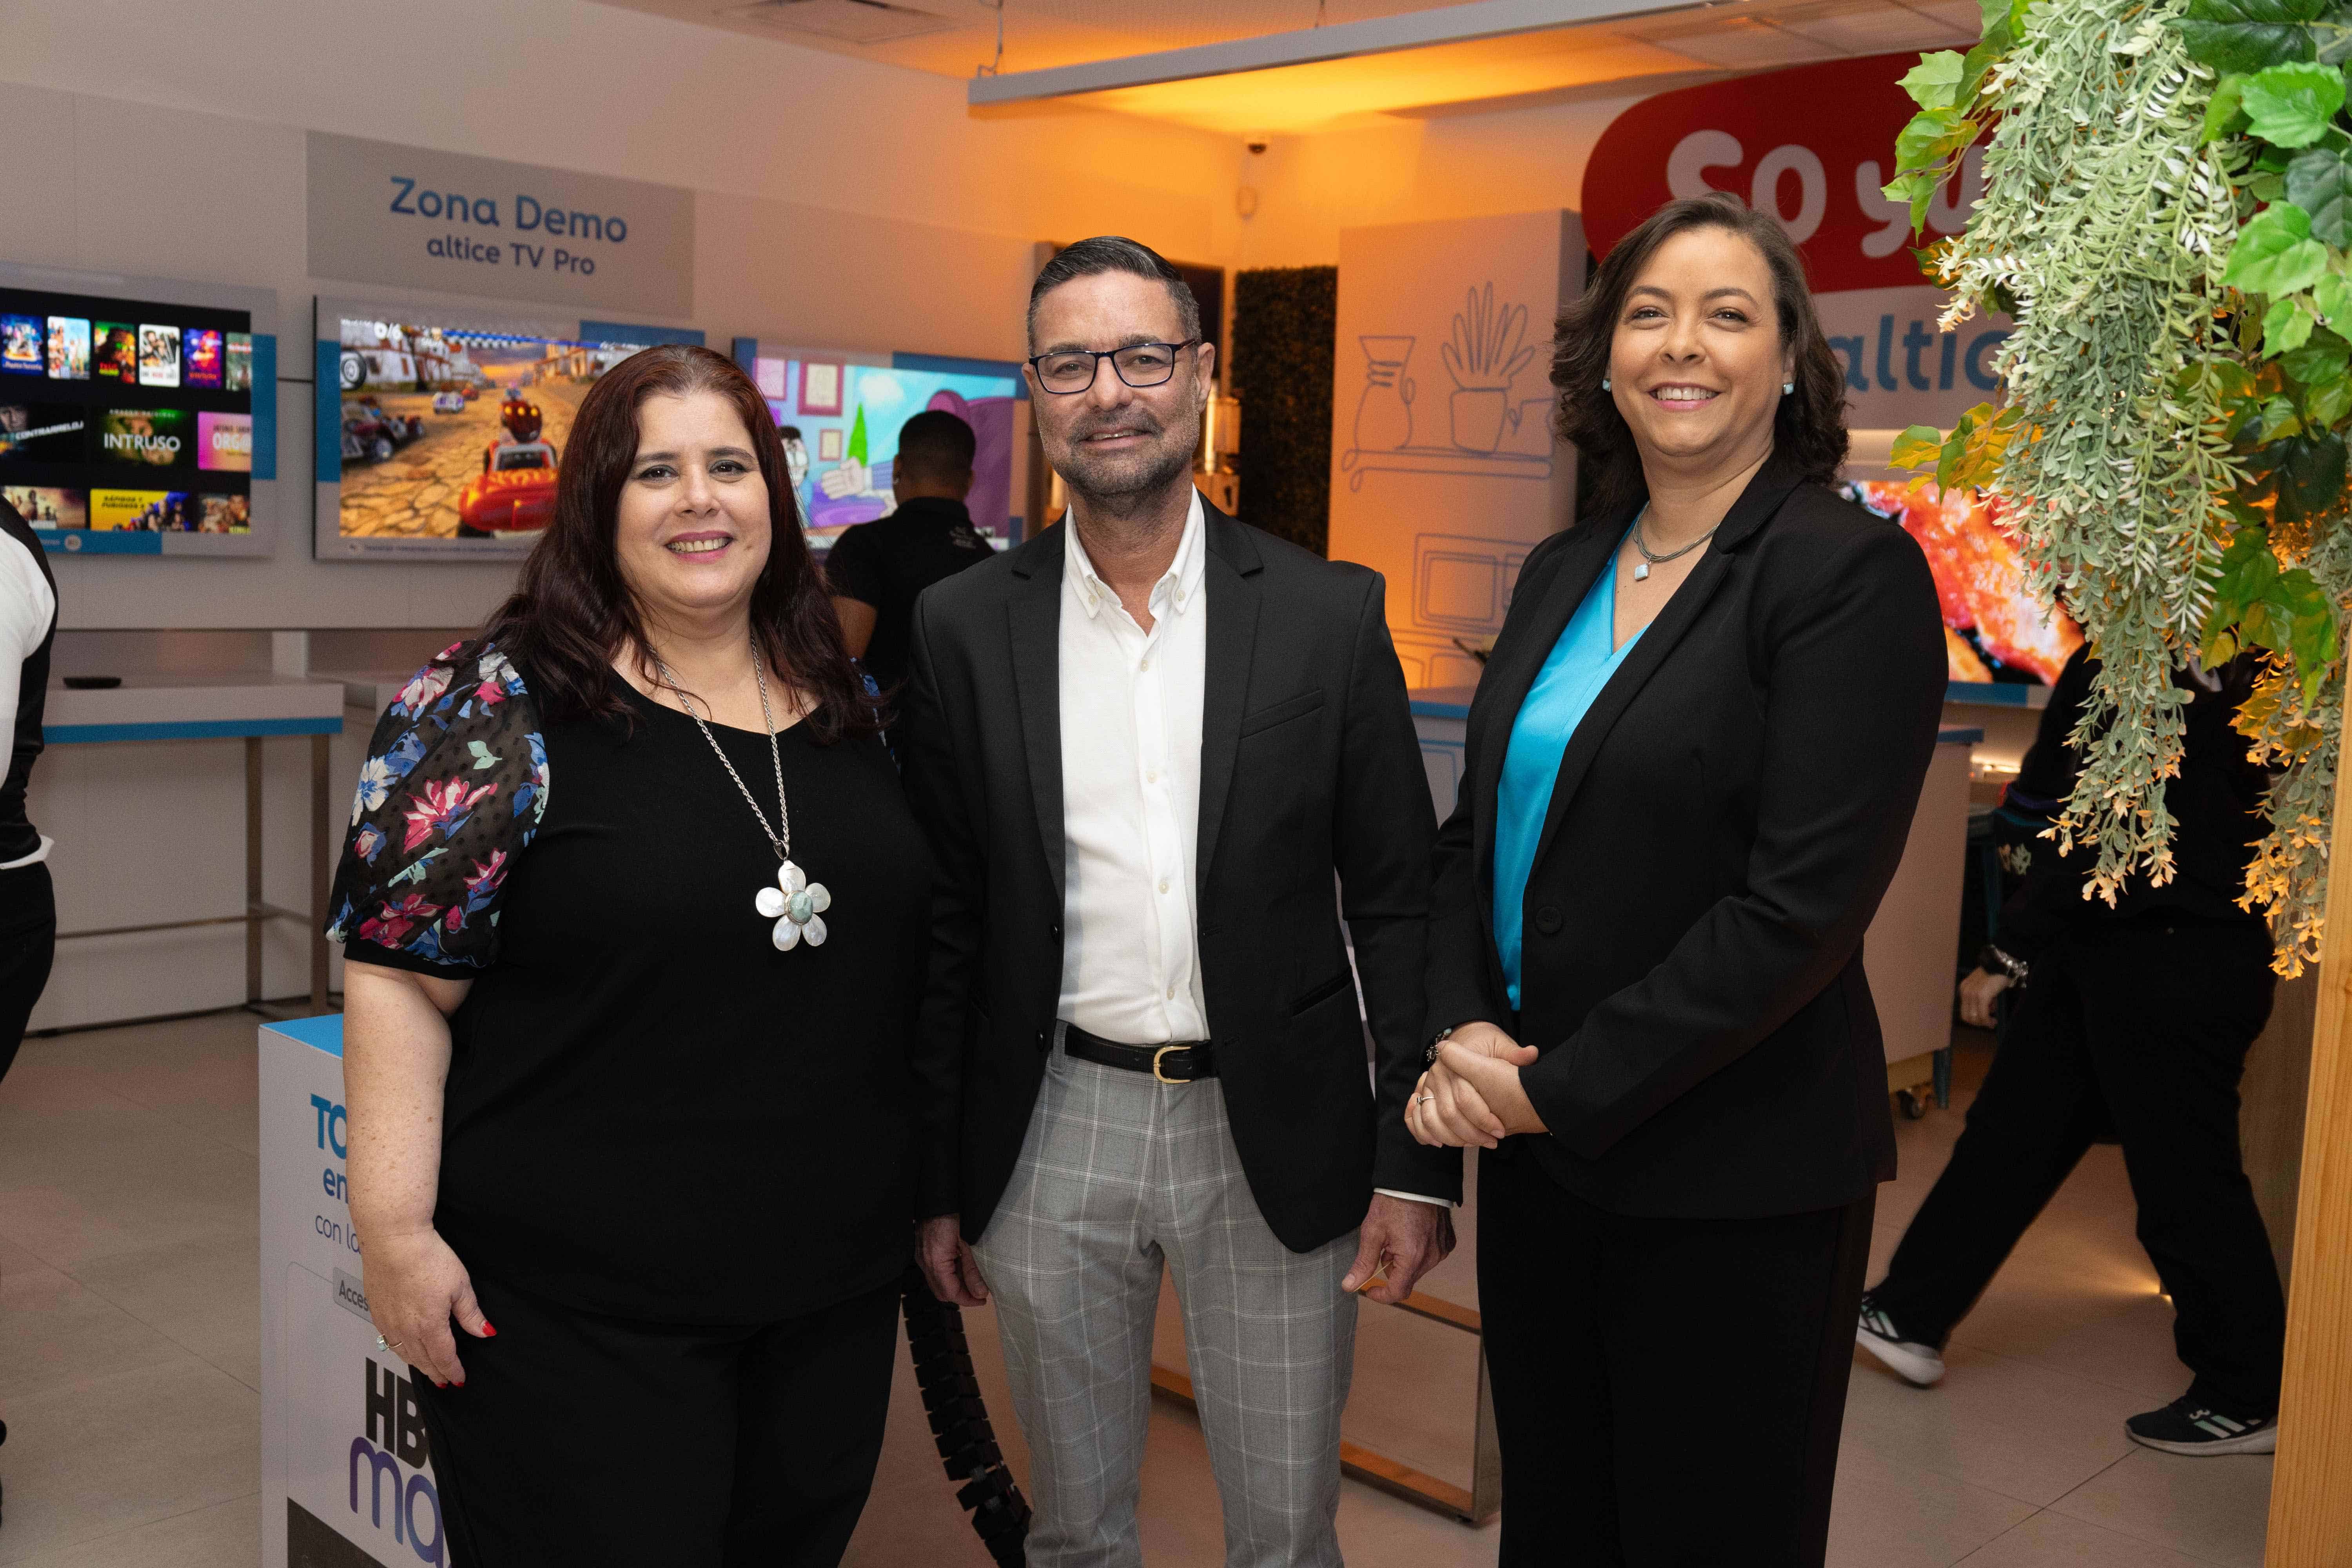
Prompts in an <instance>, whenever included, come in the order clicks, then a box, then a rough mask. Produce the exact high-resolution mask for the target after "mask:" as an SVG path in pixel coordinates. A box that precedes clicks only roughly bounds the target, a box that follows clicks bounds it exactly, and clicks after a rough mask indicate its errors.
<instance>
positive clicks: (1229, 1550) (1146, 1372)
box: [973, 1027, 1356, 1568]
mask: <svg viewBox="0 0 2352 1568" xmlns="http://www.w3.org/2000/svg"><path fill="white" fill-rule="evenodd" d="M973 1250H974V1251H975V1252H976V1253H977V1254H978V1255H979V1258H980V1264H981V1269H982V1273H983V1274H984V1275H985V1276H986V1278H987V1280H988V1286H989V1291H990V1293H991V1295H992V1297H993V1298H994V1301H995V1307H996V1321H997V1324H998V1327H999V1331H1000V1332H1001V1334H1002V1337H1003V1344H1004V1363H1005V1370H1006V1372H1007V1373H1008V1374H1009V1375H1010V1377H1011V1381H1012V1384H1013V1410H1014V1412H1015V1414H1016V1415H1019V1417H1020V1419H1021V1429H1022V1431H1023V1433H1024V1435H1025V1436H1027V1437H1028V1439H1029V1449H1030V1456H1031V1471H1032V1474H1031V1477H1030V1481H1031V1487H1032V1489H1033V1491H1034V1494H1035V1497H1034V1502H1035V1507H1036V1518H1035V1520H1034V1521H1033V1522H1032V1523H1031V1525H1030V1530H1029V1546H1028V1552H1029V1563H1030V1565H1031V1568H1137V1565H1139V1564H1140V1563H1142V1561H1143V1552H1142V1546H1141V1542H1140V1540H1139V1536H1138V1533H1137V1527H1136V1518H1135V1509H1136V1499H1137V1496H1138V1492H1139V1485H1140V1472H1141V1468H1142V1465H1143V1447H1144V1434H1145V1428H1146V1426H1147V1424H1148V1422H1149V1420H1150V1404H1151V1384H1150V1377H1151V1331H1152V1319H1153V1316H1154V1314H1155V1312H1156V1310H1157V1309H1158V1305H1159V1300H1160V1267H1161V1262H1162V1260H1163V1258H1164V1259H1165V1261H1166V1263H1167V1265H1168V1267H1169V1268H1170V1270H1171V1272H1172V1273H1173V1274H1174V1276H1175V1280H1176V1296H1177V1300H1178V1303H1179V1305H1180V1306H1181V1308H1182V1309H1183V1314H1184V1342H1185V1353H1186V1357H1187V1359H1188V1360H1189V1362H1190V1363H1191V1365H1192V1388H1193V1394H1194V1396H1195V1398H1196V1399H1197V1401H1198V1404H1199V1408H1200V1415H1201V1426H1202V1431H1203V1432H1204V1433H1205V1434H1206V1436H1207V1437H1208V1444H1209V1462H1210V1466H1211V1468H1212V1469H1213V1471H1214V1473H1215V1475H1216V1479H1217V1492H1218V1495H1219V1497H1220V1498H1221V1499H1222V1500H1223V1504H1224V1522H1225V1563H1226V1565H1227V1568H1339V1561H1340V1559H1339V1534H1338V1531H1337V1529H1336V1527H1335V1522H1334V1521H1335V1518H1336V1516H1337V1514H1338V1512H1339V1413H1340V1411H1341V1410H1342V1409H1343V1408H1344V1407H1345V1406H1346V1405H1347V1403H1348V1382H1349V1375H1350V1373H1352V1372H1353V1370H1354V1364H1355V1345H1356V1299H1355V1297H1353V1296H1351V1295H1348V1294H1346V1293H1344V1292H1342V1291H1341V1290H1340V1289H1339V1281H1340V1279H1341V1278H1342V1277H1344V1276H1345V1275H1346V1273H1347V1271H1348V1266H1349V1263H1351V1262H1352V1261H1353V1260H1354V1258H1355V1251H1356V1236H1355V1233H1354V1232H1352V1231H1351V1232H1349V1234H1348V1235H1346V1236H1343V1237H1339V1238H1338V1239H1336V1240H1333V1241H1330V1242H1328V1243H1326V1244H1325V1245H1323V1246H1321V1247H1317V1248H1316V1249H1315V1250H1314V1251H1312V1252H1307V1253H1295V1252H1292V1251H1291V1250H1290V1249H1289V1248H1288V1247H1285V1246H1283V1245H1282V1243H1281V1242H1280V1241H1277V1240H1276V1239H1275V1236H1274V1233H1273V1232H1272V1231H1271V1230H1269V1229H1268V1228H1266V1223H1265V1217H1264V1216H1263V1215H1261V1214H1260V1213H1259V1212H1258V1206H1257V1203H1256V1201H1255V1199H1254V1198H1252V1197H1251V1195H1250V1191H1249V1185H1248V1183H1247V1181H1246V1180H1245V1179H1244V1176H1243V1174H1242V1168H1241V1160H1240V1157H1239V1156H1238V1155H1237V1154H1236V1153H1235V1152H1234V1139H1233V1133H1232V1131H1231V1130H1230V1128H1229V1126H1228V1124H1227V1122H1226V1119H1225V1101H1224V1088H1223V1085H1222V1084H1221V1083H1219V1082H1218V1081H1217V1080H1216V1079H1202V1081H1201V1082H1198V1083H1192V1084H1183V1085H1169V1084H1163V1083H1160V1082H1159V1081H1158V1080H1157V1079H1154V1078H1152V1077H1151V1076H1150V1074H1147V1073H1136V1072H1126V1071H1122V1070H1120V1069H1118V1068H1107V1067H1102V1066H1099V1065H1097V1063H1094V1062H1087V1061H1078V1060H1075V1059H1073V1058H1070V1057H1068V1056H1066V1055H1065V1054H1064V1053H1063V1051H1062V1049H1061V1031H1060V1029H1059V1028H1058V1027H1057V1028H1056V1029H1055V1049H1054V1051H1053V1054H1052V1055H1051V1057H1050V1058H1048V1059H1047V1065H1046V1071H1045V1084H1044V1086H1043V1087H1042V1088H1041V1089H1040V1090H1039V1091H1038V1096H1037V1105H1036V1109H1035V1110H1034V1111H1033V1112H1032V1114H1031V1116H1030V1120H1029V1131H1028V1134H1027V1136H1026V1138H1025V1139H1024V1142H1023V1143H1022V1148H1021V1163H1020V1164H1019V1165H1018V1166H1017V1167H1016V1168H1015V1170H1014V1172H1013V1181H1012V1184H1011V1185H1010V1186H1008V1187H1007V1188H1006V1189H1005V1194H1004V1198H1003V1203H1002V1205H1000V1206H999V1207H998V1209H997V1211H996V1213H995V1215H993V1216H992V1218H991V1219H990V1221H989V1226H988V1229H987V1232H986V1234H984V1235H983V1236H982V1237H981V1238H980V1241H979V1243H978V1245H977V1246H976V1247H974V1249H973Z"/></svg>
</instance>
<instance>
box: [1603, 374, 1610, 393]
mask: <svg viewBox="0 0 2352 1568" xmlns="http://www.w3.org/2000/svg"><path fill="white" fill-rule="evenodd" d="M1608 390H1609V378H1608V377H1607V376H1605V375H1604V376H1602V377H1601V391H1603V392H1606V391H1608Z"/></svg>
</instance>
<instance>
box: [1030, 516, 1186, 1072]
mask: <svg viewBox="0 0 2352 1568" xmlns="http://www.w3.org/2000/svg"><path fill="white" fill-rule="evenodd" d="M1204 527H1205V525H1204V524H1203V523H1202V518H1201V492H1200V491H1198V490H1194V491H1193V492H1192V510H1191V511H1190V512H1188V513H1187V514H1186V516H1185V519H1184V534H1183V537H1182V538H1181V540H1180V541H1179V542H1177V545H1176V558H1175V559H1174V560H1173V561H1172V562H1171V563H1169V566H1168V570H1167V572H1166V574H1163V575H1162V576H1161V577H1160V581H1159V582H1157V583H1154V584H1152V585H1151V595H1150V601H1149V602H1150V611H1151V629H1150V631H1148V632H1147V631H1145V630H1144V629H1143V628H1142V627H1141V626H1138V625H1137V624H1136V622H1135V618H1134V617H1133V616H1129V614H1128V613H1127V606H1126V605H1122V604H1120V603H1119V601H1118V593H1117V592H1116V591H1115V590H1113V589H1112V588H1111V587H1110V585H1109V584H1107V583H1105V582H1104V581H1103V580H1102V578H1101V577H1100V576H1099V575H1097V574H1096V572H1095V565H1094V562H1093V561H1092V560H1091V559H1089V558H1088V557H1087V551H1086V546H1085V545H1083V544H1081V543H1080V542H1078V530H1077V525H1076V523H1074V522H1066V523H1065V524H1064V525H1063V529H1062V532H1063V546H1062V548H1063V551H1064V563H1063V569H1062V628H1061V675H1062V715H1061V718H1062V832H1063V837H1064V840H1065V842H1066V846H1067V849H1066V855H1065V867H1066V881H1065V884H1064V890H1063V894H1062V995H1061V1001H1060V1005H1059V1007H1058V1008H1057V1010H1056V1016H1059V1017H1061V1018H1062V1019H1064V1020H1065V1021H1066V1022H1068V1023H1072V1024H1076V1026H1078V1027H1079V1028H1081V1029H1084V1030H1086V1031H1087V1033H1088V1034H1090V1035H1099V1036H1101V1037H1103V1038H1104V1039H1106V1040H1117V1041H1118V1042H1120V1043H1121V1044H1123V1045H1130V1046H1164V1045H1167V1044H1169V1043H1170V1042H1171V1041H1184V1040H1205V1039H1207V1038H1208V1037H1209V1022H1208V1020H1209V1009H1208V1004H1207V1002H1206V1000H1205V999H1204V998H1203V997H1202V994H1201V966H1200V955H1199V949H1198V945H1197V943H1196V942H1195V940H1194V915H1195V908H1196V906H1195V903H1194V900H1193V889H1194V880H1193V879H1194V874H1195V871H1196V869H1197V868H1196V866H1195V861H1196V859H1197V858H1198V852H1199V838H1200V824H1201V700H1202V689H1203V688H1204V686H1205V685H1206V683H1207V679H1208V659H1209V613H1208V607H1207V605H1205V604H1204V603H1203V602H1202V579H1203V578H1204V576H1205V575H1206V573H1207V566H1208V562H1207V555H1208V550H1207V546H1206V544H1205V542H1203V540H1202V532H1203V531H1204Z"/></svg>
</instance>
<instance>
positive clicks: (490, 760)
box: [466, 741, 499, 773]
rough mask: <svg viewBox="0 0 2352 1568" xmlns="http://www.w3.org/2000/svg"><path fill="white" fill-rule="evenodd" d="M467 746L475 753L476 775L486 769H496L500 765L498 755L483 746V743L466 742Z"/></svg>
mask: <svg viewBox="0 0 2352 1568" xmlns="http://www.w3.org/2000/svg"><path fill="white" fill-rule="evenodd" d="M466 746H467V750H468V751H470V752H472V753H473V757H474V771H475V772H476V773H479V772H481V771H482V769H484V768H494V767H497V766H498V765H499V759H498V756H497V754H496V753H495V752H492V751H491V750H490V749H489V748H488V746H486V745H484V744H482V742H479V741H468V742H466Z"/></svg>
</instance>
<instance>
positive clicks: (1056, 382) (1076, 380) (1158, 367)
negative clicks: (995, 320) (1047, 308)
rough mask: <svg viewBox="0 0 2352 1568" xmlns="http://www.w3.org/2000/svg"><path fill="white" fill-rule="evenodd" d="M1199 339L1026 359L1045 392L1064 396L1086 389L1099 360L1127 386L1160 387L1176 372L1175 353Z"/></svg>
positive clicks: (1099, 368)
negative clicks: (1108, 365) (1108, 366)
mask: <svg viewBox="0 0 2352 1568" xmlns="http://www.w3.org/2000/svg"><path fill="white" fill-rule="evenodd" d="M1206 341H1207V340H1205V339H1202V338H1187V339H1185V340H1184V341H1183V342H1181V343H1129V344H1128V345H1127V347H1125V348H1123V349H1104V350H1102V351H1100V352H1099V353H1097V351H1095V350H1093V349H1055V351H1054V352H1053V353H1042V354H1038V355H1036V356H1035V357H1034V358H1033V359H1031V360H1030V361H1029V368H1030V369H1031V370H1034V371H1035V372H1036V373H1037V384H1038V385H1040V386H1042V387H1044V388H1045V390H1046V391H1048V392H1053V393H1058V394H1060V395H1063V396H1065V397H1068V396H1072V395H1076V394H1077V393H1081V392H1084V391H1086V390H1087V388H1088V387H1090V386H1092V385H1093V384H1095V377H1096V376H1097V375H1099V374H1102V362H1103V361H1105V360H1108V361H1110V366H1111V369H1113V370H1115V371H1117V372H1118V378H1119V380H1121V381H1123V382H1125V383H1127V384H1128V385H1129V386H1138V387H1141V386H1160V385H1162V384H1165V383H1166V382H1167V380H1168V378H1169V377H1170V376H1171V375H1174V374H1176V356H1177V355H1178V354H1179V353H1182V352H1183V351H1184V350H1186V349H1189V348H1192V347H1193V346H1194V345H1196V344H1199V343H1201V342H1206Z"/></svg>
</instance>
